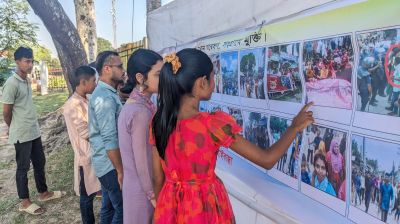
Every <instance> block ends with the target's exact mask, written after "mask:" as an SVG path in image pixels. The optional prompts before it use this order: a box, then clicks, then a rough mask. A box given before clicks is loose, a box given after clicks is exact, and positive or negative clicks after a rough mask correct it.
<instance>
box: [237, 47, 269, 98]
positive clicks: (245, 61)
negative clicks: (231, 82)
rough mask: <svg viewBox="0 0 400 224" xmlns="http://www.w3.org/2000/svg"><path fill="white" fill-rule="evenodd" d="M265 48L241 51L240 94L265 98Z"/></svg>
mask: <svg viewBox="0 0 400 224" xmlns="http://www.w3.org/2000/svg"><path fill="white" fill-rule="evenodd" d="M264 72H265V48H255V49H245V50H241V51H240V70H239V79H240V96H242V97H247V98H253V99H265V93H264Z"/></svg>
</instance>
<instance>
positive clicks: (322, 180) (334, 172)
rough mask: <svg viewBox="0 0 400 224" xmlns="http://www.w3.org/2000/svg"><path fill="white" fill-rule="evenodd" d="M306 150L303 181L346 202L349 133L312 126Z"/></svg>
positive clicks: (307, 134)
mask: <svg viewBox="0 0 400 224" xmlns="http://www.w3.org/2000/svg"><path fill="white" fill-rule="evenodd" d="M305 149H307V153H306V154H303V155H302V160H301V177H302V181H303V182H304V183H307V184H310V185H312V186H313V187H316V188H317V189H319V190H322V191H324V192H326V193H328V194H330V195H332V196H334V197H337V198H339V199H341V200H343V201H344V200H345V199H346V197H345V195H346V183H345V178H346V166H345V164H346V160H345V155H346V154H345V151H346V135H345V133H343V132H340V131H336V130H333V129H330V128H322V127H319V126H315V125H314V126H311V127H309V128H308V129H307V132H306V142H305ZM310 165H311V166H310Z"/></svg>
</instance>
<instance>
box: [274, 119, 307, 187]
mask: <svg viewBox="0 0 400 224" xmlns="http://www.w3.org/2000/svg"><path fill="white" fill-rule="evenodd" d="M291 123H292V121H291V120H289V119H286V118H280V117H275V116H271V118H270V130H271V136H272V143H275V142H277V141H278V140H279V139H280V138H281V137H282V135H283V133H285V131H286V129H287V128H288V127H289V126H290V124H291ZM301 140H302V134H301V133H298V134H297V137H296V139H295V140H294V141H293V143H292V144H291V145H290V146H289V148H288V150H287V151H286V153H285V154H284V155H283V156H282V158H281V159H280V160H279V161H278V163H277V164H276V165H275V168H276V169H278V170H279V171H281V172H283V173H285V174H287V175H289V176H291V177H293V178H296V179H297V176H298V173H299V172H298V170H299V156H300V149H301Z"/></svg>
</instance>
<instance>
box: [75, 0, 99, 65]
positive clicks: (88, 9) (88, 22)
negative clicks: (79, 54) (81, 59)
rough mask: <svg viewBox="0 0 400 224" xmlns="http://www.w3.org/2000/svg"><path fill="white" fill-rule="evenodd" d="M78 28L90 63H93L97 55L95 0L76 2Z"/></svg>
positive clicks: (77, 0)
mask: <svg viewBox="0 0 400 224" xmlns="http://www.w3.org/2000/svg"><path fill="white" fill-rule="evenodd" d="M74 3H75V14H76V27H77V30H78V33H79V37H80V38H81V41H82V44H83V46H84V48H85V52H86V55H87V56H88V61H89V62H92V61H94V60H95V59H96V55H97V34H96V11H95V8H94V0H74Z"/></svg>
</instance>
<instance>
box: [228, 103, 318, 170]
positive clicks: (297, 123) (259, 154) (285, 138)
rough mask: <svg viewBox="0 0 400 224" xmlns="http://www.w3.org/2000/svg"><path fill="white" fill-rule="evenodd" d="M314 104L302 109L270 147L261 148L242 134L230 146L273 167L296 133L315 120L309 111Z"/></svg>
mask: <svg viewBox="0 0 400 224" xmlns="http://www.w3.org/2000/svg"><path fill="white" fill-rule="evenodd" d="M312 105H313V103H312V102H311V103H308V104H307V105H305V106H304V107H303V108H302V109H301V110H300V112H299V113H298V114H297V115H296V117H295V118H294V119H293V121H292V124H291V125H290V127H288V128H287V130H286V132H285V133H284V134H283V135H282V137H281V138H280V139H279V141H277V142H276V143H274V144H273V145H272V146H271V147H270V148H267V149H261V148H260V147H258V146H256V145H254V144H253V143H251V142H249V141H247V140H246V139H244V138H243V137H242V136H240V135H236V136H235V137H236V141H235V142H233V143H232V145H231V146H230V148H231V149H232V150H233V151H235V152H237V153H238V154H240V155H241V156H243V157H245V158H247V159H248V160H250V161H252V162H253V163H255V164H257V165H259V166H261V167H264V168H265V169H271V168H272V167H273V166H274V165H275V163H276V162H277V161H278V160H279V159H280V158H281V157H282V155H283V154H285V152H286V151H287V149H288V148H289V146H290V145H291V144H292V142H293V140H294V139H295V138H296V134H297V133H298V132H301V131H303V129H304V128H306V127H307V126H308V125H310V124H312V123H313V122H314V118H313V115H312V112H311V111H308V109H309V108H310V107H311V106H312Z"/></svg>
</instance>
